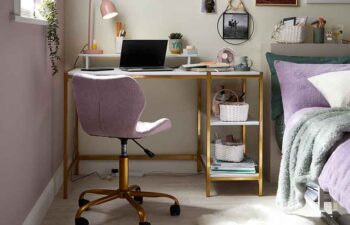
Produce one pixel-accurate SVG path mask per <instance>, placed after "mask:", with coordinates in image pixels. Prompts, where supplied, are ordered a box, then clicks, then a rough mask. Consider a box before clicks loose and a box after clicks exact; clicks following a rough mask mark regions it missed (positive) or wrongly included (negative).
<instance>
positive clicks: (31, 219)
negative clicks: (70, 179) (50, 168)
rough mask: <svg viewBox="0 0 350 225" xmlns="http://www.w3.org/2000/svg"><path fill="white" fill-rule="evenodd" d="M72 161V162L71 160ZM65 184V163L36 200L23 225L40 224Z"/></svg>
mask: <svg viewBox="0 0 350 225" xmlns="http://www.w3.org/2000/svg"><path fill="white" fill-rule="evenodd" d="M69 163H70V162H69ZM62 184H63V163H62V164H61V165H60V166H59V167H58V169H57V170H56V172H55V174H54V175H53V177H52V178H51V180H50V182H49V183H48V185H47V186H46V188H45V189H44V191H43V192H42V194H41V195H40V197H39V199H38V200H37V201H36V202H35V204H34V206H33V208H32V210H30V212H29V214H28V215H27V217H26V219H25V220H24V222H23V224H22V225H34V224H35V225H40V224H41V222H42V220H43V219H44V216H45V215H46V213H47V210H48V209H49V207H50V205H51V203H52V202H53V200H54V199H55V196H56V194H57V192H58V191H59V189H60V188H61V186H62Z"/></svg>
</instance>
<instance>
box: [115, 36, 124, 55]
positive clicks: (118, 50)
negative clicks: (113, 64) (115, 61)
mask: <svg viewBox="0 0 350 225" xmlns="http://www.w3.org/2000/svg"><path fill="white" fill-rule="evenodd" d="M123 41H124V37H116V38H115V53H117V54H120V53H121V52H122V47H123Z"/></svg>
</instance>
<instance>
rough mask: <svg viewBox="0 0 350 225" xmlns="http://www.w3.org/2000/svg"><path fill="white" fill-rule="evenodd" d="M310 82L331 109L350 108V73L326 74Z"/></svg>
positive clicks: (311, 79)
mask: <svg viewBox="0 0 350 225" xmlns="http://www.w3.org/2000/svg"><path fill="white" fill-rule="evenodd" d="M309 81H310V82H311V83H312V85H314V86H315V87H316V88H317V89H318V91H319V92H321V94H322V95H323V96H324V97H325V99H326V100H327V101H328V103H329V104H330V106H331V107H349V106H350V71H338V72H330V73H324V74H321V75H318V76H314V77H310V78H309Z"/></svg>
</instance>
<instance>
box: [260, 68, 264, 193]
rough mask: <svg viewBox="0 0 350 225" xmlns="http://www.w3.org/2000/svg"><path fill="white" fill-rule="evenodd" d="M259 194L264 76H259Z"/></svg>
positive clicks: (262, 152) (261, 190)
mask: <svg viewBox="0 0 350 225" xmlns="http://www.w3.org/2000/svg"><path fill="white" fill-rule="evenodd" d="M259 121H260V122H259V196H262V195H263V156H264V146H263V141H264V136H263V132H264V76H263V74H262V73H261V74H260V77H259Z"/></svg>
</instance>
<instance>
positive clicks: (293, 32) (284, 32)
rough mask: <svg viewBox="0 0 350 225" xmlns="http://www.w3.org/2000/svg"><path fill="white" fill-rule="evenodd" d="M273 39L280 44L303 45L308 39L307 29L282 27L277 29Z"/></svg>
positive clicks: (302, 27)
mask: <svg viewBox="0 0 350 225" xmlns="http://www.w3.org/2000/svg"><path fill="white" fill-rule="evenodd" d="M273 38H274V39H275V40H276V41H277V42H278V43H286V44H288V43H290V44H294V43H303V42H304V41H305V38H306V28H305V27H304V26H285V25H280V26H279V27H278V28H276V31H275V32H274V34H273Z"/></svg>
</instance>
